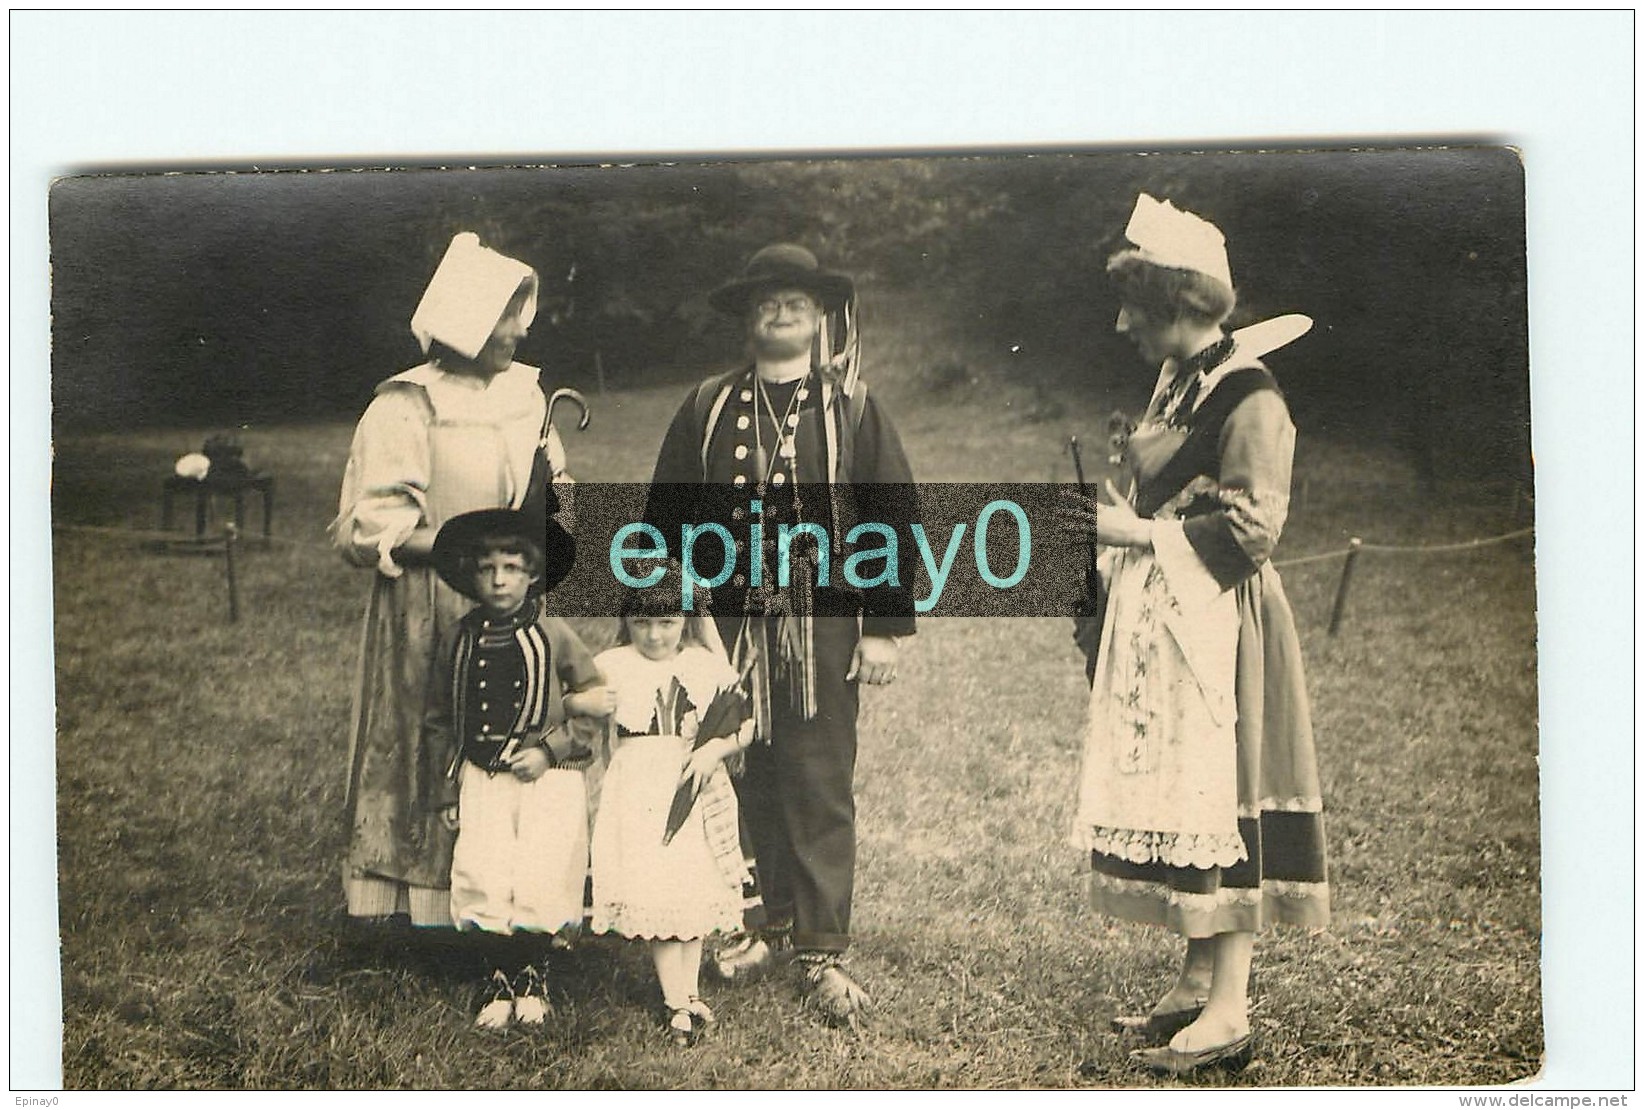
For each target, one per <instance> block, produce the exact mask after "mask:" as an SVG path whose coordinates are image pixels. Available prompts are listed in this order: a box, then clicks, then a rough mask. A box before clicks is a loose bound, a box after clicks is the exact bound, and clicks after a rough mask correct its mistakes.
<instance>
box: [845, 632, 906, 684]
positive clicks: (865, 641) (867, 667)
mask: <svg viewBox="0 0 1644 1110" xmlns="http://www.w3.org/2000/svg"><path fill="white" fill-rule="evenodd" d="M899 650H900V649H899V648H898V647H897V643H896V640H895V638H894V637H891V636H864V637H862V639H861V640H859V641H858V642H857V645H856V654H854V655H853V656H851V669H850V670H848V671H846V672H845V681H846V682H849V681H851V680H852V679H855V680H856V681H858V682H860V683H863V684H865V685H868V686H889V685H890V684H891V683H892V682H895V681H896V655H897V652H898V651H899Z"/></svg>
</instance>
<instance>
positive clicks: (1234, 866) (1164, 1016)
mask: <svg viewBox="0 0 1644 1110" xmlns="http://www.w3.org/2000/svg"><path fill="white" fill-rule="evenodd" d="M1125 235H1126V238H1127V239H1129V240H1130V242H1131V243H1132V244H1133V249H1128V250H1123V251H1120V252H1119V253H1117V254H1115V255H1114V256H1113V257H1112V258H1111V259H1110V260H1109V261H1108V266H1107V271H1108V275H1109V277H1110V278H1111V279H1112V280H1113V282H1114V283H1115V285H1116V286H1117V287H1118V290H1119V294H1120V297H1121V300H1122V304H1123V307H1122V308H1121V310H1120V312H1119V317H1118V321H1117V324H1116V327H1117V330H1118V331H1119V332H1120V333H1121V334H1124V335H1126V336H1127V337H1128V338H1129V339H1131V341H1132V342H1134V343H1135V345H1136V347H1137V349H1138V351H1139V352H1140V354H1141V355H1142V357H1143V358H1144V359H1145V360H1146V361H1147V362H1148V363H1150V364H1151V365H1156V366H1159V367H1160V371H1159V378H1158V383H1157V385H1156V386H1155V388H1154V390H1153V395H1152V398H1151V400H1150V401H1149V403H1148V407H1147V411H1146V414H1145V415H1144V417H1143V418H1142V420H1141V421H1140V422H1139V423H1138V424H1137V426H1136V427H1135V429H1134V431H1133V432H1131V433H1130V435H1129V437H1128V442H1127V443H1125V445H1124V449H1123V457H1122V462H1123V465H1122V468H1121V472H1120V477H1119V482H1118V484H1117V485H1115V483H1113V482H1109V483H1107V488H1106V491H1105V492H1106V496H1105V497H1104V498H1103V499H1102V503H1101V504H1099V505H1097V504H1095V503H1094V502H1092V501H1090V500H1087V499H1085V498H1083V497H1079V496H1076V495H1069V501H1068V504H1067V506H1066V507H1065V509H1064V512H1063V521H1064V527H1065V529H1066V531H1067V532H1068V534H1069V535H1071V536H1074V537H1077V538H1080V539H1084V540H1090V539H1094V540H1095V541H1096V543H1097V544H1098V545H1099V547H1098V551H1099V553H1100V554H1099V556H1098V567H1099V570H1100V578H1101V582H1102V584H1103V586H1104V587H1105V595H1106V596H1105V610H1104V611H1103V613H1102V617H1101V624H1100V628H1101V632H1100V636H1099V639H1098V645H1097V649H1096V658H1095V672H1094V678H1093V681H1092V686H1091V696H1090V715H1089V723H1088V731H1087V734H1086V741H1085V750H1084V760H1083V768H1082V772H1081V775H1080V784H1079V800H1078V810H1077V816H1076V818H1075V828H1074V834H1073V837H1074V842H1075V844H1076V846H1077V847H1079V848H1080V849H1082V850H1084V851H1088V852H1089V853H1090V863H1091V874H1090V898H1091V902H1092V904H1093V906H1094V907H1095V908H1096V909H1098V910H1101V911H1102V912H1104V913H1107V914H1110V915H1112V916H1115V917H1120V918H1124V919H1128V920H1133V921H1142V922H1147V923H1151V924H1156V925H1161V926H1164V927H1166V928H1169V929H1171V930H1173V931H1174V932H1177V933H1180V934H1181V935H1182V936H1183V937H1185V938H1186V939H1187V953H1186V958H1185V960H1184V962H1183V965H1182V969H1181V972H1180V975H1179V976H1178V978H1177V980H1176V982H1175V984H1174V985H1173V986H1172V987H1171V988H1170V989H1169V990H1168V991H1167V992H1166V993H1165V994H1164V996H1163V997H1162V998H1161V999H1159V1001H1158V1002H1157V1004H1156V1005H1155V1006H1154V1007H1153V1008H1152V1010H1151V1011H1148V1012H1146V1013H1142V1014H1137V1015H1125V1016H1120V1017H1117V1018H1115V1019H1114V1023H1113V1024H1114V1028H1115V1029H1116V1030H1118V1031H1120V1032H1125V1033H1130V1034H1135V1035H1139V1036H1141V1037H1143V1038H1145V1039H1146V1041H1147V1042H1148V1045H1149V1047H1144V1048H1141V1049H1138V1050H1137V1051H1135V1052H1132V1053H1131V1058H1132V1060H1133V1061H1135V1062H1136V1063H1138V1064H1140V1065H1142V1066H1145V1067H1148V1068H1150V1069H1152V1070H1156V1071H1162V1072H1168V1073H1173V1074H1186V1073H1189V1072H1192V1071H1195V1070H1198V1069H1200V1068H1204V1067H1208V1066H1212V1065H1223V1066H1241V1065H1242V1064H1244V1063H1247V1062H1248V1061H1249V1059H1250V1056H1251V1053H1252V1051H1253V1047H1254V1044H1253V1040H1252V1036H1251V1026H1250V1016H1249V999H1248V993H1249V978H1250V964H1251V956H1252V951H1253V948H1254V940H1255V934H1256V931H1257V930H1258V929H1259V928H1261V927H1262V926H1263V925H1266V924H1270V923H1281V924H1291V925H1302V926H1322V925H1324V924H1326V923H1327V922H1328V920H1329V896H1328V887H1327V885H1326V881H1325V852H1324V826H1323V816H1322V804H1321V800H1320V795H1319V781H1318V772H1317V766H1316V762H1315V757H1314V745H1313V733H1312V724H1311V717H1310V710H1309V706H1308V700H1307V691H1306V686H1305V683H1304V679H1303V674H1302V665H1301V653H1300V647H1299V643H1298V640H1297V637H1296V629H1295V622H1294V619H1293V618H1292V615H1291V611H1290V605H1289V602H1288V601H1287V600H1286V598H1285V595H1284V588H1283V586H1282V585H1281V583H1280V581H1279V576H1278V573H1277V572H1276V571H1275V570H1274V569H1273V567H1272V565H1271V563H1269V561H1268V559H1269V556H1270V555H1271V554H1272V551H1273V548H1274V546H1275V545H1276V544H1277V543H1278V540H1279V534H1280V531H1281V529H1282V528H1283V525H1284V521H1285V516H1286V513H1287V511H1288V508H1289V500H1290V467H1291V457H1292V453H1293V450H1294V446H1295V427H1294V425H1293V424H1292V423H1291V421H1290V415H1289V411H1288V409H1287V408H1286V406H1285V402H1284V398H1283V397H1282V395H1281V394H1280V393H1279V390H1278V386H1277V384H1276V383H1275V381H1274V379H1273V377H1272V375H1271V374H1270V373H1269V372H1268V371H1267V369H1266V367H1265V366H1264V365H1263V364H1262V362H1261V361H1260V356H1261V355H1263V354H1265V353H1267V352H1269V351H1272V350H1274V349H1276V348H1277V347H1279V346H1282V345H1283V344H1285V343H1288V342H1290V341H1291V340H1293V339H1295V338H1297V337H1298V336H1299V335H1300V334H1302V333H1303V332H1305V331H1306V329H1307V327H1308V326H1309V324H1310V321H1308V320H1307V319H1306V318H1305V317H1280V318H1278V319H1277V320H1270V321H1267V322H1265V323H1262V324H1257V325H1253V326H1252V327H1249V328H1245V329H1242V330H1241V331H1238V332H1235V333H1233V334H1231V335H1229V334H1227V333H1226V332H1225V331H1224V330H1223V327H1222V325H1223V322H1224V321H1225V320H1226V319H1227V317H1228V315H1229V314H1230V313H1231V312H1232V310H1233V303H1234V289H1233V282H1232V277H1231V274H1230V271H1229V267H1228V262H1227V251H1226V247H1225V244H1224V240H1223V237H1222V233H1221V232H1220V231H1219V230H1218V229H1217V228H1216V227H1215V226H1214V225H1212V224H1210V223H1209V222H1207V221H1205V220H1203V219H1201V218H1199V217H1198V216H1195V215H1193V214H1192V213H1189V212H1184V211H1180V210H1178V209H1176V208H1175V207H1173V206H1172V205H1170V204H1169V203H1168V202H1161V201H1156V200H1154V199H1153V198H1152V197H1150V196H1147V195H1146V194H1143V195H1142V196H1140V197H1139V198H1138V199H1137V202H1136V207H1135V210H1134V212H1133V214H1132V216H1131V219H1130V223H1129V225H1128V227H1127V228H1126V230H1125Z"/></svg>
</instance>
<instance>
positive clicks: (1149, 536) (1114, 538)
mask: <svg viewBox="0 0 1644 1110" xmlns="http://www.w3.org/2000/svg"><path fill="white" fill-rule="evenodd" d="M1102 489H1103V491H1104V492H1105V493H1106V494H1107V500H1106V501H1103V502H1101V503H1100V504H1098V503H1097V501H1096V499H1095V498H1092V497H1087V496H1085V495H1084V494H1080V493H1075V492H1073V491H1072V490H1067V491H1065V492H1064V493H1063V494H1062V505H1061V507H1059V508H1058V509H1057V510H1056V519H1057V521H1058V523H1059V524H1060V525H1061V529H1062V534H1063V535H1064V536H1066V537H1067V538H1068V539H1070V540H1074V541H1076V542H1080V543H1089V542H1090V541H1092V540H1095V541H1096V542H1097V543H1099V544H1105V545H1107V546H1108V547H1152V546H1153V522H1152V521H1150V520H1145V519H1143V518H1142V517H1139V516H1137V515H1136V510H1135V509H1133V508H1131V507H1130V502H1129V501H1127V500H1125V498H1124V496H1123V495H1121V494H1120V493H1119V491H1118V489H1117V488H1116V487H1115V486H1114V485H1113V481H1112V479H1109V480H1108V481H1106V482H1103V483H1102Z"/></svg>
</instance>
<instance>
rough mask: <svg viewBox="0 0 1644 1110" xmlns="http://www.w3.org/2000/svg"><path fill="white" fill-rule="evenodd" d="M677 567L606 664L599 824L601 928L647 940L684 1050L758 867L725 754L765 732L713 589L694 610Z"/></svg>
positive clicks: (697, 1029) (696, 1030) (637, 594)
mask: <svg viewBox="0 0 1644 1110" xmlns="http://www.w3.org/2000/svg"><path fill="white" fill-rule="evenodd" d="M680 585H681V578H680V572H679V568H678V565H677V564H675V565H672V566H670V568H669V569H668V571H667V573H666V575H665V576H664V577H663V578H661V579H660V580H659V581H658V582H657V583H656V584H655V585H652V586H650V587H648V588H645V589H638V590H634V591H632V592H630V594H629V595H628V597H627V598H626V599H625V601H624V604H623V611H622V629H621V632H620V634H619V636H618V646H616V647H614V648H612V649H611V650H609V651H606V652H602V653H601V654H600V655H599V656H598V657H597V658H596V659H595V664H596V665H597V666H598V667H599V670H600V673H601V675H603V676H604V679H605V683H606V685H607V687H608V688H609V689H610V690H611V691H613V692H614V694H615V699H614V700H615V705H614V711H613V712H612V714H611V720H610V724H609V726H608V728H607V736H608V737H609V752H608V758H609V765H608V767H607V769H606V772H605V780H604V785H603V787H602V788H601V792H600V802H599V813H598V815H597V816H596V817H595V819H594V833H593V871H594V885H593V889H594V907H593V920H592V928H593V930H594V931H595V932H613V933H618V934H621V935H622V936H626V937H634V938H638V939H643V940H646V941H648V942H649V944H650V949H651V958H652V961H653V962H654V964H655V965H656V973H657V980H658V981H659V983H660V984H661V987H662V1001H663V1005H664V1006H665V1007H666V1009H667V1011H668V1031H669V1035H670V1037H671V1039H672V1040H673V1041H674V1043H675V1044H678V1045H682V1046H683V1045H689V1044H692V1043H694V1042H695V1040H696V1039H697V1037H698V1035H699V1034H700V1033H701V1031H702V1029H703V1027H704V1026H706V1025H708V1024H710V1023H712V1021H713V1020H714V1015H713V1011H712V1010H710V1009H709V1008H708V1006H707V1004H706V1003H704V1002H703V1001H702V999H701V997H699V995H698V993H697V991H698V985H697V984H698V973H699V970H700V965H701V962H702V941H703V938H704V937H705V936H707V935H708V934H709V933H712V932H714V931H716V930H719V931H723V932H727V933H729V932H732V931H734V930H736V929H737V928H739V927H740V926H741V923H742V884H743V879H744V876H745V872H746V864H745V863H744V860H743V856H742V850H741V844H740V839H739V835H738V829H737V807H736V793H735V791H734V789H733V788H732V786H731V781H730V778H729V776H728V775H727V773H726V768H725V761H726V760H727V759H730V758H732V757H733V756H737V755H739V754H740V753H741V752H742V751H743V750H744V749H745V748H746V747H747V745H748V744H749V742H750V741H751V740H752V738H753V723H752V719H751V717H750V715H749V711H748V709H747V706H746V700H745V698H744V697H743V696H742V693H741V691H740V689H739V684H738V676H737V674H736V672H735V671H733V670H732V669H731V667H730V664H728V663H727V662H726V661H725V658H724V656H723V655H722V654H721V653H720V652H718V651H716V650H714V649H713V648H711V647H710V646H709V644H710V643H712V641H711V639H708V638H707V637H705V636H704V633H703V630H702V623H703V622H704V621H706V620H708V619H709V618H708V617H707V616H706V615H704V614H705V611H706V601H707V598H706V595H705V592H704V591H703V590H702V589H701V587H697V589H696V593H695V610H696V611H695V612H694V613H693V614H692V615H690V616H687V615H686V614H685V612H684V609H683V605H682V603H681V597H680Z"/></svg>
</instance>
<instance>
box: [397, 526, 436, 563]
mask: <svg viewBox="0 0 1644 1110" xmlns="http://www.w3.org/2000/svg"><path fill="white" fill-rule="evenodd" d="M437 535H439V529H438V528H430V527H428V525H426V524H423V525H419V526H418V527H417V529H416V531H414V532H412V533H411V534H410V535H409V536H407V537H405V539H404V540H402V541H401V542H400V545H399V546H398V547H396V548H395V549H394V550H393V551H392V552H390V554H391V555H392V556H393V559H394V562H396V563H398V564H399V565H400V566H402V567H426V566H432V565H433V562H434V537H435V536H437Z"/></svg>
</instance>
